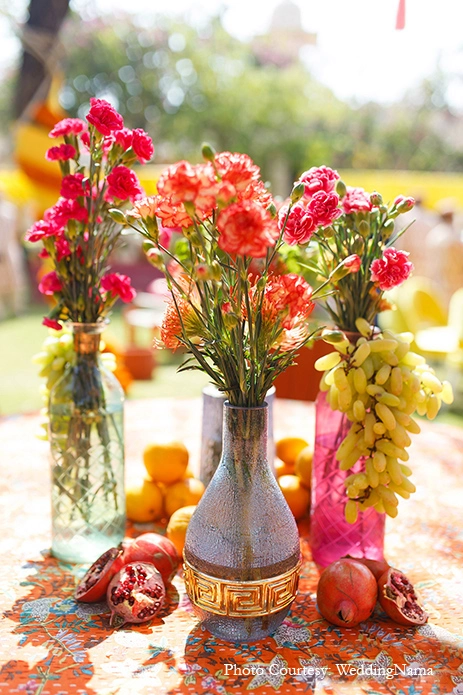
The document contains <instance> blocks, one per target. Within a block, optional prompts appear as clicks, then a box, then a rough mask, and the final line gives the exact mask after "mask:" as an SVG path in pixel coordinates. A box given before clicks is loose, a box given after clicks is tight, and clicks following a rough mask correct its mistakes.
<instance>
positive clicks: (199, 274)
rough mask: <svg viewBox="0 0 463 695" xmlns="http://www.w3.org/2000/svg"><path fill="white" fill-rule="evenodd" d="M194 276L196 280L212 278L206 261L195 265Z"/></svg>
mask: <svg viewBox="0 0 463 695" xmlns="http://www.w3.org/2000/svg"><path fill="white" fill-rule="evenodd" d="M193 272H194V277H195V279H196V280H201V281H203V282H204V281H206V280H210V279H211V270H210V268H209V266H208V265H206V264H205V263H198V265H196V266H195V267H194V271H193Z"/></svg>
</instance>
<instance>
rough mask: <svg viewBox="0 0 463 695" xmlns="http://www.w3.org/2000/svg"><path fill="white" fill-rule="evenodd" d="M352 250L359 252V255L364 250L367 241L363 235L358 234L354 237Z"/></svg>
mask: <svg viewBox="0 0 463 695" xmlns="http://www.w3.org/2000/svg"><path fill="white" fill-rule="evenodd" d="M351 250H352V252H353V253H357V254H359V255H360V254H361V253H363V252H364V250H365V242H364V240H363V239H362V237H361V236H358V237H356V238H355V239H354V243H353V244H352V246H351Z"/></svg>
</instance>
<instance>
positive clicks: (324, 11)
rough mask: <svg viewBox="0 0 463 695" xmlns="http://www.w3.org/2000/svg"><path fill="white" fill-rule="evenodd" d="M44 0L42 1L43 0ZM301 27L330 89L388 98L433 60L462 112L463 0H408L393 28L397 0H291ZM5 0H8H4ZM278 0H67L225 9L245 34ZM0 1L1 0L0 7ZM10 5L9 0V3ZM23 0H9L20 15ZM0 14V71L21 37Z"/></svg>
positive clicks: (266, 18) (200, 15) (103, 9)
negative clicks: (400, 26) (448, 77)
mask: <svg viewBox="0 0 463 695" xmlns="http://www.w3.org/2000/svg"><path fill="white" fill-rule="evenodd" d="M43 1H45V0H43ZM294 1H295V3H296V4H297V5H298V6H299V8H300V12H301V21H302V26H303V29H304V30H305V31H307V32H310V33H316V35H317V43H316V45H315V46H308V47H306V48H305V49H303V59H304V61H306V63H307V64H308V66H309V67H310V69H311V71H312V73H313V74H314V76H315V77H316V78H318V79H319V80H320V81H321V82H323V83H324V84H326V85H327V86H328V87H330V88H331V89H332V90H333V91H334V92H335V94H336V95H337V96H338V97H340V98H342V99H346V100H350V101H351V102H354V103H355V102H356V103H364V102H365V101H369V100H374V101H378V102H380V103H386V104H387V103H392V102H394V101H396V100H399V99H400V98H401V97H402V96H403V94H404V93H405V92H406V91H407V90H409V89H412V88H413V87H414V86H415V85H417V84H418V83H419V82H420V81H421V80H422V79H423V78H425V77H427V76H429V75H432V74H433V73H434V72H435V71H436V68H437V66H438V65H439V66H440V67H441V68H443V69H444V70H445V71H450V72H452V73H455V74H456V75H458V76H460V77H455V79H453V80H452V82H451V85H450V99H451V102H452V104H453V105H454V107H455V110H456V111H459V112H460V111H463V34H462V32H461V27H462V26H463V0H406V27H405V29H404V30H402V31H397V30H396V29H395V19H396V12H397V6H398V2H399V0H321V1H320V0H294ZM3 4H6V3H3ZM278 4H279V0H223V1H222V2H220V1H218V0H130V3H127V1H126V0H72V5H73V7H74V8H75V9H77V10H79V11H80V12H81V13H83V15H84V16H85V15H87V16H91V15H95V14H98V13H114V12H115V11H117V10H118V9H119V10H120V11H127V10H130V11H131V12H134V13H137V14H139V15H141V16H142V17H143V16H146V14H148V13H149V14H152V13H153V12H161V13H165V14H170V15H171V14H175V15H185V16H186V17H187V18H188V19H189V21H192V22H194V23H198V24H200V23H201V22H202V21H204V18H205V17H207V16H208V15H211V14H214V13H217V12H218V11H219V10H221V11H222V13H223V22H224V25H225V27H226V29H227V30H228V31H229V32H230V33H231V34H233V35H235V36H237V37H238V38H241V39H243V40H249V39H250V38H252V37H253V36H254V35H256V34H263V33H265V32H266V31H267V29H268V27H269V25H270V21H271V16H272V13H273V10H274V9H275V7H276V6H277V5H278ZM1 5H2V3H1V2H0V7H1ZM7 6H9V7H10V10H11V4H10V3H8V5H7ZM26 7H27V2H25V0H15V3H14V8H15V10H14V11H15V13H16V16H17V18H18V20H19V21H21V19H22V18H24V16H25V10H26ZM12 37H13V34H12V31H11V25H10V23H9V22H7V20H2V21H0V42H1V43H0V46H1V48H0V70H2V69H5V67H6V66H8V65H9V64H11V62H12V60H14V57H15V55H17V52H18V47H19V42H18V41H17V39H15V38H12Z"/></svg>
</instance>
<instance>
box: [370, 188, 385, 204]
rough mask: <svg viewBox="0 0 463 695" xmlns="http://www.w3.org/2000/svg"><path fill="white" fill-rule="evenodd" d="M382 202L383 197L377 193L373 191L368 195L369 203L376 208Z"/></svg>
mask: <svg viewBox="0 0 463 695" xmlns="http://www.w3.org/2000/svg"><path fill="white" fill-rule="evenodd" d="M382 202H383V196H382V195H381V193H378V191H373V193H371V195H370V203H371V204H372V205H374V206H375V207H378V206H379V205H381V204H382Z"/></svg>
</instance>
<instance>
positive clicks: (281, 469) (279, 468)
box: [275, 459, 294, 478]
mask: <svg viewBox="0 0 463 695" xmlns="http://www.w3.org/2000/svg"><path fill="white" fill-rule="evenodd" d="M293 473H294V466H288V464H287V463H283V461H281V460H280V459H277V460H276V461H275V474H276V477H277V478H279V477H280V476H282V475H292V474H293Z"/></svg>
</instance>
